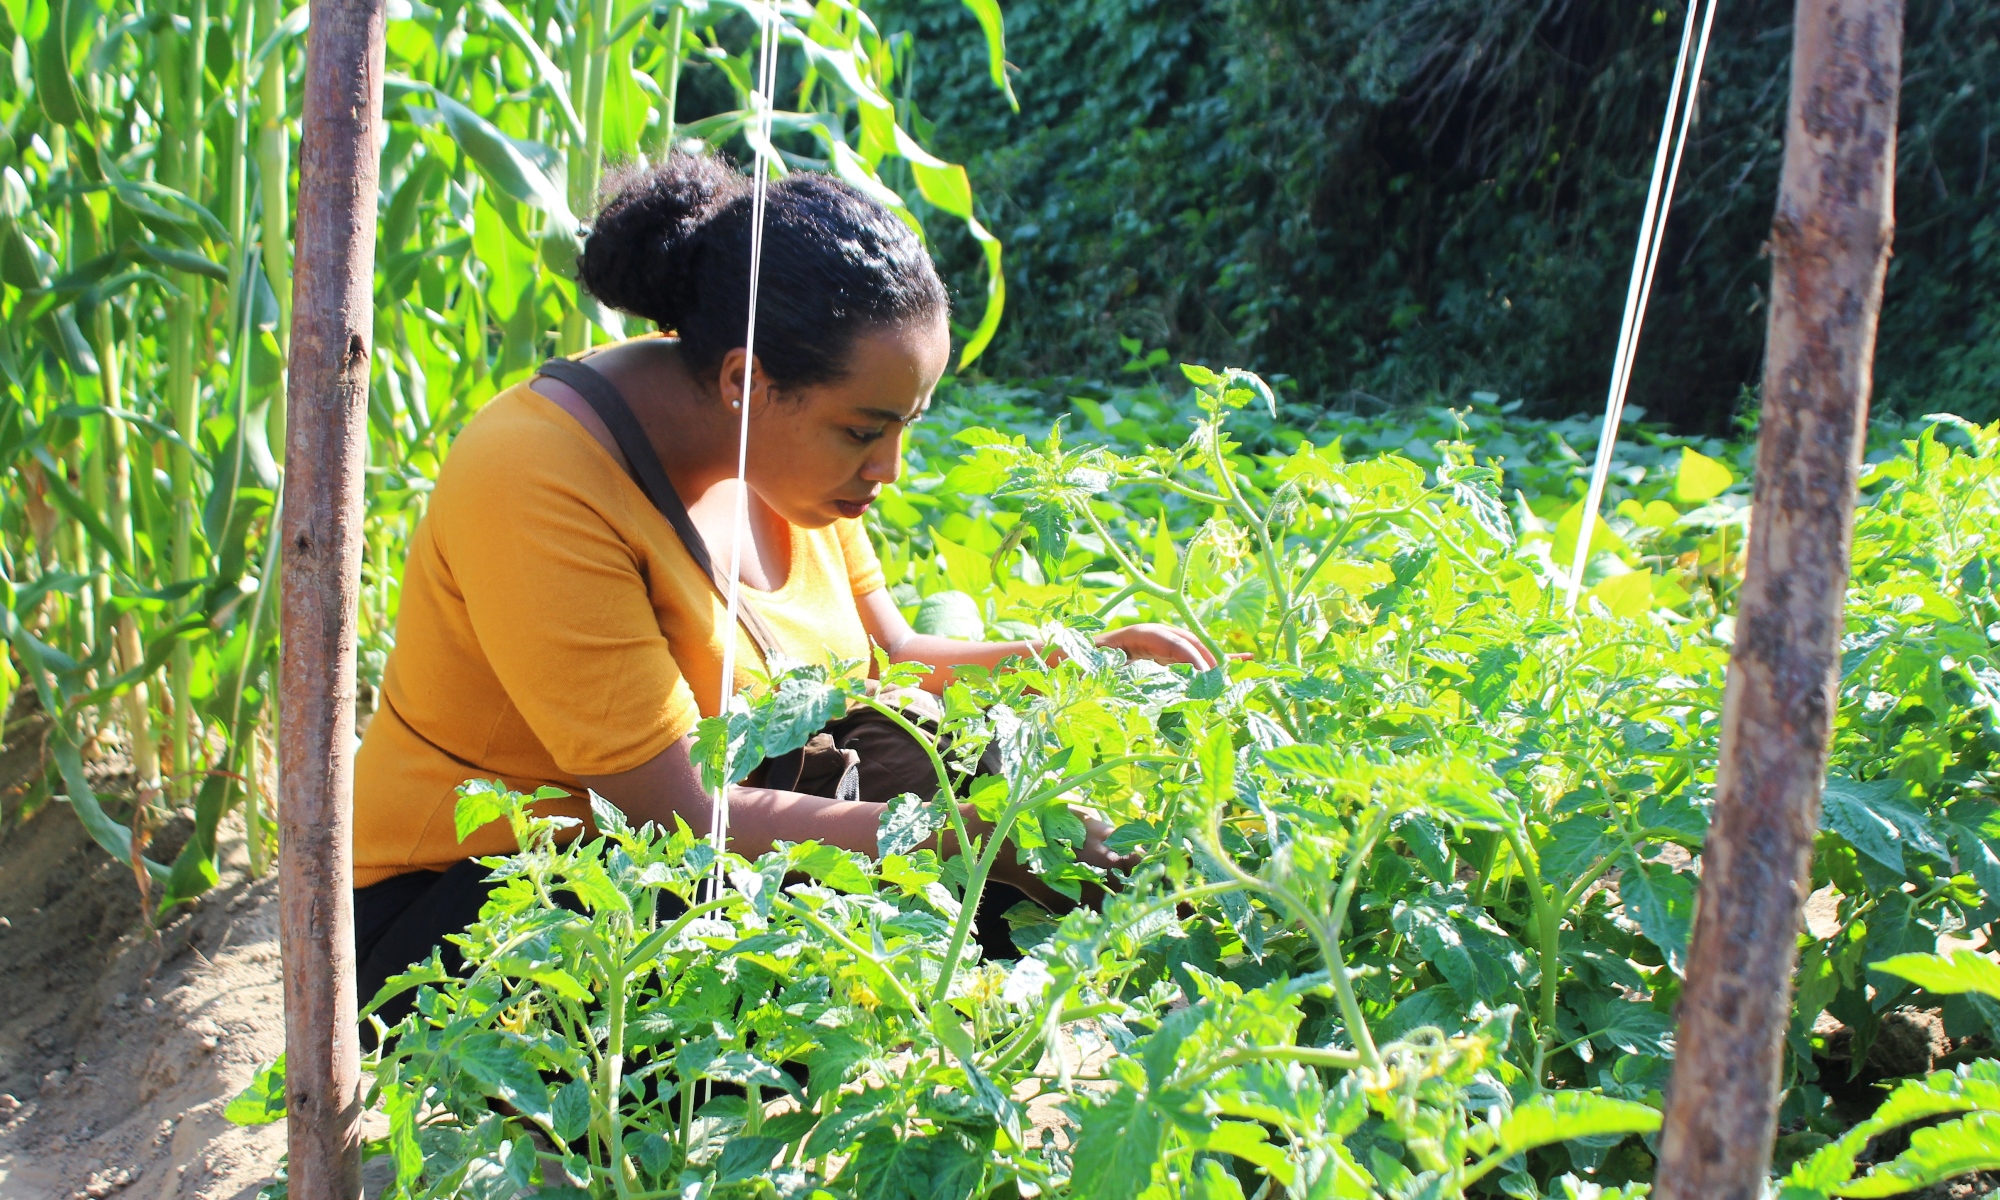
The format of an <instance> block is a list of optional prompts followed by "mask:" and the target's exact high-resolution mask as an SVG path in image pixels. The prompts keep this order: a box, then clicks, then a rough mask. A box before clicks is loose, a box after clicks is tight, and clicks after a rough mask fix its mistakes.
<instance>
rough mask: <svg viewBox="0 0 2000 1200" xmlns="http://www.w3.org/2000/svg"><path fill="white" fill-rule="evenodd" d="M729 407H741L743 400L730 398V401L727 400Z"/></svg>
mask: <svg viewBox="0 0 2000 1200" xmlns="http://www.w3.org/2000/svg"><path fill="white" fill-rule="evenodd" d="M729 407H731V408H742V407H743V402H742V401H741V400H731V401H730V402H729Z"/></svg>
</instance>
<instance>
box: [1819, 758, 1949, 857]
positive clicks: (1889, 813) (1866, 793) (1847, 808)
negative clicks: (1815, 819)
mask: <svg viewBox="0 0 2000 1200" xmlns="http://www.w3.org/2000/svg"><path fill="white" fill-rule="evenodd" d="M1909 790H1910V785H1909V784H1908V783H1906V782H1904V781H1902V780H1898V779H1876V780H1871V781H1869V782H1867V783H1863V782H1861V781H1859V780H1855V779H1842V778H1839V777H1834V778H1830V779H1828V780H1827V781H1826V793H1825V798H1824V799H1823V800H1822V801H1821V803H1820V818H1819V823H1820V828H1821V829H1827V830H1831V831H1833V832H1834V833H1837V834H1839V835H1840V836H1841V837H1843V838H1845V839H1847V844H1848V845H1850V846H1852V847H1854V848H1855V850H1857V851H1859V852H1860V853H1862V854H1865V855H1867V856H1868V857H1869V858H1871V859H1874V860H1875V861H1876V862H1878V863H1880V864H1881V865H1883V866H1884V867H1887V868H1889V869H1890V870H1891V871H1894V872H1895V873H1897V874H1898V875H1901V874H1903V873H1904V872H1905V871H1908V870H1910V869H1911V868H1912V867H1913V866H1914V865H1915V864H1914V863H1910V862H1906V860H1905V857H1904V856H1905V854H1909V855H1913V856H1914V857H1916V858H1918V859H1925V860H1928V861H1930V862H1932V863H1935V864H1938V865H1940V866H1949V865H1950V863H1951V852H1950V851H1949V850H1947V849H1946V848H1945V844H1944V841H1943V839H1941V838H1940V837H1938V835H1937V832H1936V831H1935V830H1934V829H1932V828H1931V825H1930V822H1929V820H1927V819H1926V818H1925V816H1924V814H1922V813H1921V812H1918V811H1917V810H1916V809H1915V808H1913V807H1912V806H1911V805H1910V804H1909V803H1908V802H1907V801H1906V800H1905V799H1904V797H1905V796H1906V795H1908V793H1909Z"/></svg>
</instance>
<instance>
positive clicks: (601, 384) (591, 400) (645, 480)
mask: <svg viewBox="0 0 2000 1200" xmlns="http://www.w3.org/2000/svg"><path fill="white" fill-rule="evenodd" d="M538 374H542V375H547V376H548V377H549V378H551V379H554V380H557V381H559V382H562V383H566V384H568V385H569V386H570V388H571V389H573V390H574V391H575V392H576V394H577V395H579V396H582V397H583V399H584V402H585V403H587V404H589V405H590V407H591V410H592V411H593V412H595V413H596V414H597V416H598V419H599V420H601V421H603V422H604V426H605V428H607V429H609V430H610V431H611V440H612V441H614V442H616V443H618V450H619V452H620V453H621V454H623V455H624V456H625V461H626V463H627V464H629V465H630V466H631V468H632V473H633V474H634V475H636V476H637V477H638V483H639V489H640V490H641V491H643V492H645V493H646V498H647V499H649V500H651V501H652V502H653V507H654V508H657V509H659V510H660V515H661V516H663V517H665V518H666V519H667V524H669V525H672V526H673V527H674V532H675V533H677V534H679V535H680V539H681V544H682V545H684V546H686V547H687V552H688V555H689V556H690V557H692V558H693V559H694V561H695V564H696V565H697V566H699V567H700V568H701V569H702V573H703V574H705V575H707V576H708V578H709V581H710V582H712V583H713V584H714V585H715V588H716V591H718V592H720V593H722V594H723V595H725V596H726V595H728V594H729V593H728V588H729V581H728V580H726V579H724V578H722V575H721V573H720V572H719V571H717V570H716V567H715V561H714V560H713V559H712V558H710V557H709V553H708V543H707V542H705V541H703V540H702V536H701V531H700V530H699V529H696V528H695V526H694V518H693V517H690V516H689V515H688V510H687V505H686V504H684V503H682V502H681V496H680V493H679V492H677V491H675V490H674V484H673V481H672V480H671V479H668V478H667V471H666V468H665V467H662V466H661V465H660V456H659V455H658V454H657V453H655V452H654V450H653V443H652V441H651V440H650V439H648V438H647V437H646V431H645V430H644V429H643V428H641V427H640V425H639V418H638V417H635V416H633V415H632V407H631V405H629V404H627V403H625V397H624V396H623V395H620V394H619V391H618V389H617V388H616V387H614V386H613V385H612V383H611V381H610V380H609V379H606V378H605V377H604V376H602V375H600V374H598V372H597V370H596V368H594V367H591V366H589V365H588V364H586V363H582V362H578V361H577V360H575V359H571V358H552V359H550V360H549V361H547V362H545V363H543V364H542V367H541V370H540V371H539V372H538ZM736 615H737V619H738V620H739V621H741V622H742V624H743V631H744V632H745V633H748V634H749V635H750V640H751V641H753V642H755V643H757V648H758V649H759V650H762V651H763V652H764V658H765V660H766V661H767V662H768V661H769V660H770V659H771V658H773V657H774V656H775V655H776V654H777V653H778V642H777V638H776V637H775V636H773V634H772V632H771V627H770V626H769V625H766V624H765V623H764V618H763V616H762V614H760V613H758V612H757V610H756V609H754V608H752V607H750V604H749V602H748V601H747V600H745V601H744V602H742V603H739V604H738V605H737V606H736Z"/></svg>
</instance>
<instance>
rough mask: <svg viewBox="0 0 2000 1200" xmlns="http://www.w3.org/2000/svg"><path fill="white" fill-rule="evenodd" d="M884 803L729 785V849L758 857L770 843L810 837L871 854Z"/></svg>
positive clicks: (802, 840)
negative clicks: (731, 786) (834, 798)
mask: <svg viewBox="0 0 2000 1200" xmlns="http://www.w3.org/2000/svg"><path fill="white" fill-rule="evenodd" d="M882 808H883V806H882V805H880V804H870V803H867V802H865V801H861V800H833V799H829V798H828V797H825V796H808V795H805V794H804V793H801V792H785V791H779V790H778V789H776V788H760V787H743V786H740V785H739V786H737V787H733V788H730V789H729V848H730V849H731V850H733V851H735V852H736V853H738V854H741V855H742V856H743V857H745V858H756V857H757V856H758V855H760V854H762V853H764V852H765V851H766V850H769V849H770V848H771V843H773V842H780V841H783V842H806V841H812V842H819V843H820V844H822V845H827V846H839V847H840V848H841V849H843V850H853V851H857V852H859V853H861V854H866V855H868V856H869V857H871V858H872V857H874V855H875V831H876V829H877V828H878V827H879V826H880V825H881V823H882Z"/></svg>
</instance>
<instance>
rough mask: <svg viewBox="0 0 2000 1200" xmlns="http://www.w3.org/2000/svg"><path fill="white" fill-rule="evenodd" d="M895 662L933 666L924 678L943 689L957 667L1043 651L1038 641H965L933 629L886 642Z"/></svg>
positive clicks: (997, 662)
mask: <svg viewBox="0 0 2000 1200" xmlns="http://www.w3.org/2000/svg"><path fill="white" fill-rule="evenodd" d="M883 650H885V651H886V652H887V653H888V655H889V661H890V662H892V663H906V662H910V663H922V664H923V665H925V666H927V667H929V668H931V673H930V675H929V676H927V677H926V678H925V680H924V687H925V689H926V690H929V691H939V690H941V689H943V688H944V687H945V686H946V685H948V684H950V683H951V681H952V679H953V677H954V676H953V672H952V668H953V667H986V668H989V669H991V668H993V667H997V666H999V665H1000V664H1001V663H1003V662H1006V661H1007V660H1008V659H1010V658H1034V657H1036V656H1037V655H1038V654H1041V653H1042V648H1041V646H1040V645H1038V644H1037V643H1034V642H962V641H960V640H958V639H957V638H948V637H938V636H937V635H935V634H929V633H912V634H910V635H909V636H908V637H905V638H902V639H900V640H898V641H897V642H896V644H895V645H893V646H884V647H883Z"/></svg>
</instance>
